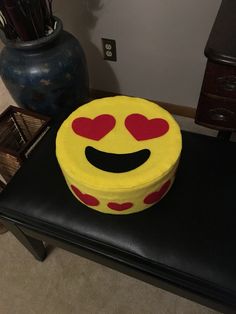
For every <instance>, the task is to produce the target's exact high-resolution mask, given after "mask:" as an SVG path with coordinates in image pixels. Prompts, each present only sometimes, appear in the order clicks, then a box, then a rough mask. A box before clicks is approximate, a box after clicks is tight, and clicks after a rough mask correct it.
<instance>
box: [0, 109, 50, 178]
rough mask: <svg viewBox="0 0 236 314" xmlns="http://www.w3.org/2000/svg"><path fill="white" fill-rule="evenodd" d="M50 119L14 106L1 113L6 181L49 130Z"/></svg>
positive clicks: (0, 151)
mask: <svg viewBox="0 0 236 314" xmlns="http://www.w3.org/2000/svg"><path fill="white" fill-rule="evenodd" d="M49 121H50V118H49V117H46V116H42V115H40V114H37V113H34V112H31V111H29V110H26V109H22V108H17V107H14V106H10V107H8V108H7V109H6V110H5V111H4V112H3V113H2V114H1V115H0V175H1V176H2V178H3V179H4V180H5V181H6V183H8V182H9V181H10V179H11V178H12V176H13V175H14V174H15V173H16V171H17V170H18V169H19V168H20V166H21V164H22V163H23V161H24V160H25V159H26V158H28V156H29V154H30V152H31V151H32V149H33V148H34V147H35V145H36V144H37V143H38V142H39V140H40V139H41V138H42V137H43V135H44V134H45V133H46V132H47V131H48V129H49ZM0 179H1V178H0Z"/></svg>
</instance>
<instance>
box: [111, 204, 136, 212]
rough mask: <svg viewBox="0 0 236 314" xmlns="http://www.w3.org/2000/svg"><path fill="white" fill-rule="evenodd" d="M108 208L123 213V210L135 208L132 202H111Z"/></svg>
mask: <svg viewBox="0 0 236 314" xmlns="http://www.w3.org/2000/svg"><path fill="white" fill-rule="evenodd" d="M107 206H108V207H109V208H110V209H113V210H117V211H123V210H126V209H129V208H131V207H132V206H133V204H132V203H130V202H127V203H115V202H110V203H108V204H107Z"/></svg>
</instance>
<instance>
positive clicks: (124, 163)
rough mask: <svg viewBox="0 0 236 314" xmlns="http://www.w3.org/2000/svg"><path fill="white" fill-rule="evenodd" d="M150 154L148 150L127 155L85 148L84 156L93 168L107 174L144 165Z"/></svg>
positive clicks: (89, 147)
mask: <svg viewBox="0 0 236 314" xmlns="http://www.w3.org/2000/svg"><path fill="white" fill-rule="evenodd" d="M150 154H151V152H150V150H149V149H141V150H139V151H137V152H133V153H128V154H114V153H106V152H102V151H100V150H97V149H95V148H93V147H91V146H87V147H86V148H85V156H86V158H87V160H88V161H89V163H90V164H91V165H93V166H94V167H96V168H98V169H101V170H103V171H108V172H115V173H121V172H127V171H130V170H133V169H136V168H138V167H139V166H141V165H142V164H144V163H145V162H146V161H147V160H148V158H149V156H150Z"/></svg>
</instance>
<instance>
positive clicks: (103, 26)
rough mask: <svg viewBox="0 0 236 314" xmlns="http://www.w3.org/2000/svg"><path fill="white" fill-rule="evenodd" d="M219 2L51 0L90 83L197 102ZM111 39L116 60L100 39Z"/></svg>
mask: <svg viewBox="0 0 236 314" xmlns="http://www.w3.org/2000/svg"><path fill="white" fill-rule="evenodd" d="M220 3H221V1H220V0H178V1H177V0H119V1H118V0H70V1H65V0H55V1H54V11H55V15H57V16H59V17H61V18H62V20H63V22H64V27H65V29H67V30H69V31H71V32H72V33H73V34H75V35H76V36H77V37H78V38H79V39H80V41H81V43H82V45H83V47H84V49H85V52H86V56H87V59H88V63H89V69H90V78H91V87H93V88H95V89H101V90H107V91H112V92H117V93H118V92H119V93H123V94H130V95H135V96H142V97H147V98H150V99H155V100H162V101H166V102H171V103H175V104H179V105H187V106H192V107H195V106H196V105H197V101H198V96H199V91H200V87H201V82H202V77H203V74H204V67H205V61H206V60H205V58H204V55H203V51H204V47H205V44H206V41H207V38H208V36H209V32H210V30H211V27H212V25H213V22H214V19H215V16H216V14H217V11H218V8H219V5H220ZM102 37H105V38H111V39H115V40H116V43H117V57H118V61H117V62H107V61H104V60H103V56H102V46H101V38H102Z"/></svg>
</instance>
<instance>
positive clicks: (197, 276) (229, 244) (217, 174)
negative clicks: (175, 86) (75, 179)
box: [0, 127, 236, 313]
mask: <svg viewBox="0 0 236 314" xmlns="http://www.w3.org/2000/svg"><path fill="white" fill-rule="evenodd" d="M55 134H56V127H52V129H51V130H50V131H49V133H48V134H47V135H46V136H45V138H44V139H43V140H42V141H41V142H40V143H39V144H38V146H37V147H36V148H35V150H34V151H33V153H32V155H31V156H30V158H29V159H28V160H27V162H26V163H25V164H24V165H23V167H22V168H21V169H20V170H19V172H18V173H17V175H16V176H15V177H14V178H13V180H12V181H11V182H10V184H9V185H8V186H7V188H6V189H5V191H4V192H3V193H2V195H1V197H0V219H1V220H2V221H3V223H4V224H5V225H6V226H7V227H8V228H9V229H10V230H11V231H12V233H13V234H14V235H15V236H16V237H17V238H18V240H20V241H21V242H22V244H23V245H24V246H25V247H26V248H27V249H28V250H29V251H30V252H31V253H32V254H33V255H34V256H35V257H36V258H37V259H38V260H43V259H44V258H45V256H46V250H45V247H44V244H43V242H42V241H44V242H46V243H49V244H52V245H54V246H58V247H62V248H64V249H66V250H70V251H71V252H74V253H77V254H79V255H81V256H85V257H87V258H89V259H91V260H94V261H97V262H99V263H102V264H104V265H107V266H109V267H112V268H114V269H117V270H119V271H121V272H124V273H126V274H129V275H131V276H134V277H136V278H139V279H141V280H144V281H147V282H149V283H152V284H154V285H157V286H159V287H161V288H164V289H167V290H169V291H171V292H174V293H176V294H178V295H181V296H185V297H187V298H190V299H192V300H194V301H197V302H200V303H202V304H205V305H207V306H209V307H212V308H215V309H218V310H220V311H223V312H224V313H236V143H232V142H223V141H220V140H219V139H216V138H210V137H207V136H203V135H197V134H191V133H188V132H183V153H182V158H181V162H180V166H179V170H178V173H177V178H176V182H175V184H174V186H173V187H172V189H171V191H170V192H169V193H168V195H167V196H166V197H165V198H164V199H163V200H161V202H160V203H159V204H157V205H154V206H153V207H151V208H150V209H148V210H145V211H143V212H140V213H138V214H133V215H127V216H126V215H123V216H113V215H105V214H102V213H99V212H96V211H93V210H92V209H89V208H87V207H86V206H84V205H82V204H80V203H79V202H78V201H77V200H76V199H75V198H74V197H73V195H72V194H71V192H70V191H69V190H68V188H67V186H66V184H65V181H64V178H63V176H62V173H61V171H60V169H59V166H58V164H57V161H56V157H55V153H54V151H55Z"/></svg>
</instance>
